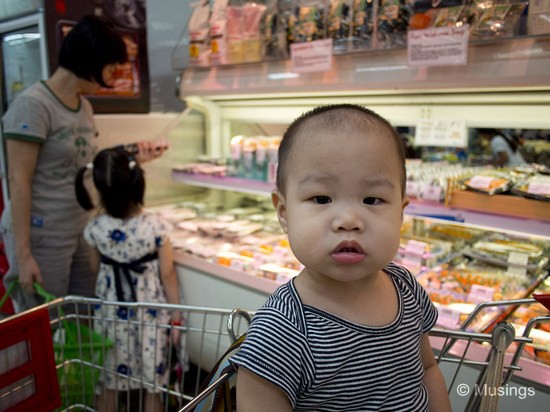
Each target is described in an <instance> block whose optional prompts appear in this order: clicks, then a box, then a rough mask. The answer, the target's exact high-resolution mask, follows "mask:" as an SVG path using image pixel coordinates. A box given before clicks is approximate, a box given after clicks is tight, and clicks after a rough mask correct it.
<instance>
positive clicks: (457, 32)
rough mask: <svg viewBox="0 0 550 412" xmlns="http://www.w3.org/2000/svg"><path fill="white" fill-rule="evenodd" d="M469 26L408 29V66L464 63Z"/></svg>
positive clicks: (466, 57)
mask: <svg viewBox="0 0 550 412" xmlns="http://www.w3.org/2000/svg"><path fill="white" fill-rule="evenodd" d="M469 34H470V26H469V25H467V24H465V25H463V26H460V27H437V28H431V29H425V30H409V31H408V33H407V57H408V61H409V66H415V67H417V66H450V65H462V64H466V62H467V60H468V39H469Z"/></svg>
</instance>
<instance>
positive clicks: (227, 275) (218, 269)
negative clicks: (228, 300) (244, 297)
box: [174, 252, 280, 295]
mask: <svg viewBox="0 0 550 412" xmlns="http://www.w3.org/2000/svg"><path fill="white" fill-rule="evenodd" d="M174 262H175V263H176V264H179V265H183V266H187V267H190V268H192V269H196V270H199V271H201V272H203V273H207V274H208V275H211V276H215V277H217V278H220V279H223V280H226V281H228V282H231V283H236V284H239V285H240V286H242V287H246V288H248V289H252V290H255V291H259V292H263V293H266V294H267V295H270V294H271V293H273V292H274V291H275V289H277V287H279V286H280V285H279V284H278V283H277V282H275V281H273V280H271V279H267V278H262V277H259V276H253V275H250V274H248V273H245V272H242V271H239V270H234V269H231V268H229V267H225V266H221V265H218V264H216V263H212V262H209V261H207V260H204V259H201V258H198V257H195V256H192V255H190V254H188V253H185V252H175V253H174Z"/></svg>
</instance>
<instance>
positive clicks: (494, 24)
mask: <svg viewBox="0 0 550 412" xmlns="http://www.w3.org/2000/svg"><path fill="white" fill-rule="evenodd" d="M526 6H527V3H512V4H497V5H495V6H493V7H491V8H489V9H487V10H486V11H485V12H484V13H483V14H481V16H480V17H479V20H478V21H477V24H476V25H475V27H474V29H473V31H472V38H475V39H480V38H481V39H483V38H495V37H511V36H513V35H514V30H515V28H516V25H517V23H518V21H519V18H520V16H521V14H522V13H523V11H524V10H525V7H526Z"/></svg>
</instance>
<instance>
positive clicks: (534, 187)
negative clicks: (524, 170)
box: [512, 175, 550, 200]
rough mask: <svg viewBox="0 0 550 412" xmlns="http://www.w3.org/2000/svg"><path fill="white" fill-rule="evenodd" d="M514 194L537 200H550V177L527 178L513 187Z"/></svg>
mask: <svg viewBox="0 0 550 412" xmlns="http://www.w3.org/2000/svg"><path fill="white" fill-rule="evenodd" d="M512 193H514V194H516V195H520V196H523V197H528V198H532V199H537V200H550V176H543V175H535V176H530V177H526V178H525V179H523V180H522V181H521V182H519V183H517V184H515V185H514V186H513V187H512Z"/></svg>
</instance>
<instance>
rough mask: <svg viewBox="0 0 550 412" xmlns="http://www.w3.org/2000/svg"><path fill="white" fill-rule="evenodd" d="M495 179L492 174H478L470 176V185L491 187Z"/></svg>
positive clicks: (478, 187) (480, 187) (484, 187)
mask: <svg viewBox="0 0 550 412" xmlns="http://www.w3.org/2000/svg"><path fill="white" fill-rule="evenodd" d="M493 180H495V179H494V177H491V176H480V175H476V176H472V177H471V178H470V182H469V183H468V185H469V186H472V187H475V188H476V189H489V188H490V187H491V183H492V182H493Z"/></svg>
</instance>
